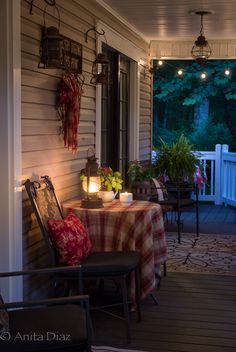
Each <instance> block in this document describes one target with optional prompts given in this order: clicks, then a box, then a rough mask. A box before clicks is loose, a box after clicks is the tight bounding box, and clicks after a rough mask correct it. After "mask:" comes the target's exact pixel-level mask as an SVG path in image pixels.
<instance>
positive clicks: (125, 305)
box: [121, 276, 131, 343]
mask: <svg viewBox="0 0 236 352" xmlns="http://www.w3.org/2000/svg"><path fill="white" fill-rule="evenodd" d="M121 290H122V298H123V308H124V318H125V323H126V337H127V343H130V339H131V337H130V314H129V305H128V295H127V285H126V276H123V277H122V279H121Z"/></svg>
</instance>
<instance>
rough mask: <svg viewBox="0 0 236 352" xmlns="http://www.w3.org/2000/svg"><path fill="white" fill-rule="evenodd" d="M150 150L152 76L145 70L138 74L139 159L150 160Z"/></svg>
mask: <svg viewBox="0 0 236 352" xmlns="http://www.w3.org/2000/svg"><path fill="white" fill-rule="evenodd" d="M151 148H152V75H151V74H150V73H149V72H148V71H147V69H144V68H142V69H141V72H140V123H139V159H140V160H141V161H147V160H148V161H149V160H150V151H151Z"/></svg>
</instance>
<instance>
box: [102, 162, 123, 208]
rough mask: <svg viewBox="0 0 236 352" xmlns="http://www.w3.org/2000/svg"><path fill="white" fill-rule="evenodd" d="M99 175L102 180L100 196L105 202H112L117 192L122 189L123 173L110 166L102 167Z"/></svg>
mask: <svg viewBox="0 0 236 352" xmlns="http://www.w3.org/2000/svg"><path fill="white" fill-rule="evenodd" d="M98 175H99V176H100V181H101V190H100V191H99V192H98V196H99V197H100V198H102V200H103V202H111V201H112V200H113V199H114V198H115V196H116V194H117V192H118V191H119V190H121V189H122V182H123V180H122V179H121V173H120V172H119V171H113V170H112V169H111V168H110V167H100V168H99V169H98Z"/></svg>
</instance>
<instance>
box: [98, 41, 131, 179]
mask: <svg viewBox="0 0 236 352" xmlns="http://www.w3.org/2000/svg"><path fill="white" fill-rule="evenodd" d="M104 52H105V53H106V54H107V55H108V58H109V60H110V62H111V79H112V84H111V85H108V86H105V85H104V86H103V88H102V130H101V134H102V138H101V139H102V146H101V147H102V149H101V164H102V165H103V166H110V167H111V168H112V169H113V170H119V171H120V172H121V173H122V177H123V178H124V179H125V178H126V176H127V165H128V160H129V153H128V151H129V144H128V135H129V128H128V127H129V76H130V61H129V59H128V58H126V57H124V56H122V55H121V54H120V53H117V52H114V51H112V50H110V49H107V48H106V49H104Z"/></svg>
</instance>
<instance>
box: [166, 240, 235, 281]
mask: <svg viewBox="0 0 236 352" xmlns="http://www.w3.org/2000/svg"><path fill="white" fill-rule="evenodd" d="M177 237H178V236H177V234H176V233H168V234H167V236H166V238H167V245H168V260H167V271H169V272H184V273H202V274H221V275H236V235H212V234H210V235H209V234H200V236H199V237H196V235H194V234H187V233H184V234H181V244H180V243H178V238H177Z"/></svg>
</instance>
